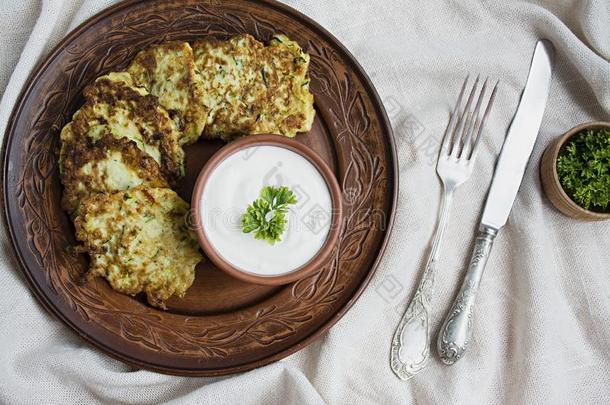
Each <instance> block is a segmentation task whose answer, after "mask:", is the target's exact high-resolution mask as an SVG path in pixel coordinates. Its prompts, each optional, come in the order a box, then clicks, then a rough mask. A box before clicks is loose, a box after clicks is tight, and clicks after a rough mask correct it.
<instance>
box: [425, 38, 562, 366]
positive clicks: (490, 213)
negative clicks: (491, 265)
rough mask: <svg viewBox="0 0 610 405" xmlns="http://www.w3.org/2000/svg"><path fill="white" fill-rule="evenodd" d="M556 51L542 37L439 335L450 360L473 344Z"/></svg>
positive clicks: (440, 347) (535, 132)
mask: <svg viewBox="0 0 610 405" xmlns="http://www.w3.org/2000/svg"><path fill="white" fill-rule="evenodd" d="M554 54H555V51H554V48H553V44H551V42H550V41H548V40H540V41H538V43H537V44H536V49H535V50H534V56H533V58H532V64H531V66H530V72H529V75H528V77H527V83H526V84H525V89H524V90H523V95H522V96H521V101H520V103H519V107H518V108H517V112H516V113H515V116H514V118H513V121H512V123H511V125H510V128H509V130H508V134H507V135H506V139H505V140H504V145H503V146H502V152H501V153H500V157H499V158H498V163H497V165H496V170H495V172H494V176H493V180H492V183H491V187H490V189H489V194H488V195H487V202H486V203H485V210H484V211H483V217H482V218H481V224H480V226H479V233H478V235H477V237H476V240H475V245H474V250H473V252H472V257H471V259H470V265H469V266H468V270H467V272H466V276H465V277H464V281H463V282H462V286H461V288H460V291H459V293H458V295H457V297H456V299H455V301H454V302H453V306H452V307H451V310H450V311H449V313H448V315H447V318H446V319H445V322H444V323H443V326H442V328H441V331H440V333H439V336H438V342H437V349H438V353H439V355H440V357H441V360H442V361H443V363H445V364H449V365H450V364H454V363H455V362H456V361H458V360H459V359H460V358H462V356H463V355H464V352H465V350H466V347H467V346H468V342H469V340H470V337H471V334H472V324H471V323H472V313H473V308H474V302H475V297H476V294H477V290H478V288H479V284H480V282H481V276H482V275H483V270H484V269H485V264H486V263H487V259H488V258H489V254H490V252H491V246H492V244H493V241H494V239H495V237H496V235H497V233H498V231H499V230H500V229H501V228H502V227H503V226H504V224H506V221H507V220H508V215H509V214H510V211H511V208H512V206H513V202H514V201H515V197H516V196H517V192H518V191H519V186H520V185H521V180H522V179H523V174H524V173H525V166H526V165H527V161H528V160H529V158H530V155H531V153H532V150H533V148H534V143H535V142H536V137H537V136H538V130H539V129H540V123H541V122H542V116H543V114H544V108H545V106H546V101H547V98H548V94H549V87H550V84H551V75H552V70H553V58H554Z"/></svg>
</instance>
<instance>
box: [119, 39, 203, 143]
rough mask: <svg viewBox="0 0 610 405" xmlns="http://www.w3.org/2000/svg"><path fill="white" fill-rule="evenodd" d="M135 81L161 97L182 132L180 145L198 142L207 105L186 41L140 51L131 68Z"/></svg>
mask: <svg viewBox="0 0 610 405" xmlns="http://www.w3.org/2000/svg"><path fill="white" fill-rule="evenodd" d="M128 71H129V73H130V74H131V75H132V76H133V78H134V80H135V82H136V83H137V84H138V85H139V86H142V87H145V88H146V89H148V91H149V92H150V93H151V94H153V95H155V96H157V97H158V98H159V103H160V104H161V105H162V106H163V107H165V108H166V109H167V110H168V111H169V112H170V114H171V115H172V118H173V119H174V121H175V122H176V125H177V127H178V129H179V130H180V131H182V138H181V142H180V143H181V144H182V145H184V144H191V143H194V142H195V141H197V139H198V138H199V136H200V135H201V132H202V131H203V127H204V125H205V122H206V119H207V113H208V111H207V108H206V105H205V103H204V93H203V90H202V88H201V86H202V81H201V77H200V76H199V72H197V70H196V69H195V62H194V59H193V50H192V49H191V46H190V45H189V44H188V43H187V42H179V41H171V42H164V43H162V44H160V45H157V46H153V47H150V48H148V49H146V50H144V51H141V52H140V53H138V55H137V56H136V57H135V59H134V60H133V62H132V63H131V65H130V66H129V68H128Z"/></svg>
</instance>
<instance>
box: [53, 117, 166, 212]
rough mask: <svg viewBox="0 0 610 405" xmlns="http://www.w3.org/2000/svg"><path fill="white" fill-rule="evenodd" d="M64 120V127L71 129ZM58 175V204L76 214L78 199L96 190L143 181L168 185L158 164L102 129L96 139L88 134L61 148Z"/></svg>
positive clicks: (121, 139)
mask: <svg viewBox="0 0 610 405" xmlns="http://www.w3.org/2000/svg"><path fill="white" fill-rule="evenodd" d="M71 128H72V127H71V124H68V126H66V128H65V129H64V131H71ZM60 177H61V182H62V184H63V185H64V192H63V196H62V207H63V208H64V209H65V210H66V211H68V213H69V214H70V215H76V214H78V207H79V205H80V203H81V202H82V201H83V200H85V199H86V198H88V197H89V196H91V195H93V194H96V193H108V192H114V191H122V190H128V189H130V188H133V187H136V186H139V185H142V184H144V185H147V186H149V187H168V184H167V181H165V179H164V178H163V175H162V174H161V170H160V169H159V165H158V164H157V162H155V160H154V159H153V158H152V157H150V156H149V155H147V154H146V153H145V152H143V151H141V150H140V149H139V148H138V147H137V146H136V144H135V143H134V142H132V141H130V140H129V139H127V138H115V137H113V136H112V135H111V134H110V133H109V132H105V133H104V134H102V135H101V136H100V138H99V139H98V140H97V141H94V140H93V139H91V138H89V137H85V139H83V140H80V141H78V142H68V143H66V144H65V146H64V148H62V156H61V158H60Z"/></svg>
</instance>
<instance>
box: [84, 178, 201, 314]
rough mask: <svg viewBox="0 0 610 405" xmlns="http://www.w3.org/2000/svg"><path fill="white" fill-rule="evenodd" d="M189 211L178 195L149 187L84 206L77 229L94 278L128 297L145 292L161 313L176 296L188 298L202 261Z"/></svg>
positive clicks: (100, 198) (94, 199) (99, 197)
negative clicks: (191, 227)
mask: <svg viewBox="0 0 610 405" xmlns="http://www.w3.org/2000/svg"><path fill="white" fill-rule="evenodd" d="M188 210H189V204H188V203H186V202H185V201H183V200H182V199H181V198H180V197H178V195H177V194H176V193H175V192H174V191H172V190H170V189H168V188H148V187H145V186H138V187H135V188H133V189H131V190H128V191H121V192H116V193H112V194H97V195H95V196H93V197H91V198H89V199H87V200H86V201H84V202H83V204H82V207H81V212H80V214H79V216H78V217H77V218H76V220H75V222H74V224H75V226H76V237H77V239H78V240H79V241H81V242H83V244H84V249H85V250H86V251H87V252H88V253H89V255H90V256H91V268H90V276H101V277H104V278H106V279H107V280H108V282H109V283H110V285H111V286H112V288H113V289H115V290H117V291H119V292H121V293H124V294H130V295H135V294H138V293H140V292H144V293H146V297H147V299H148V302H149V303H150V304H151V305H153V306H155V307H159V308H165V301H166V300H167V299H169V298H170V297H171V296H173V295H176V296H178V297H183V296H184V294H185V292H186V290H187V289H188V288H189V287H190V286H191V285H192V284H193V280H194V277H195V266H196V265H197V263H199V262H200V261H201V260H202V256H201V254H200V252H199V247H198V244H197V240H196V238H195V235H194V234H193V232H192V231H191V230H190V229H188V227H187V221H186V219H185V216H186V215H187V214H188Z"/></svg>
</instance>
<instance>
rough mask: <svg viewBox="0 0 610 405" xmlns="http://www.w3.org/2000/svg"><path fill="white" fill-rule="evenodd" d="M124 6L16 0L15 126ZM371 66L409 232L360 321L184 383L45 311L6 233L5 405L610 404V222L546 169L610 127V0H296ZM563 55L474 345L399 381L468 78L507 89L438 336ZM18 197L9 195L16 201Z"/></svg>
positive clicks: (392, 253)
mask: <svg viewBox="0 0 610 405" xmlns="http://www.w3.org/2000/svg"><path fill="white" fill-rule="evenodd" d="M110 3H111V2H110V1H67V0H65V1H62V0H43V1H34V0H21V1H20V0H2V1H0V92H3V97H2V104H1V107H0V133H4V128H5V126H6V122H7V119H8V116H9V114H10V111H11V109H12V107H13V105H14V103H15V100H16V97H17V94H18V93H19V91H20V88H21V86H22V84H23V82H24V80H25V79H26V78H27V76H28V75H29V73H30V72H31V70H32V68H33V66H35V64H36V63H37V62H38V61H39V60H40V59H41V58H42V57H44V56H45V55H46V54H47V52H49V50H50V49H51V48H52V47H53V46H54V45H55V44H56V43H57V42H58V41H59V40H60V39H61V38H62V37H63V36H64V35H65V34H66V33H67V32H68V31H69V30H70V29H71V28H73V27H75V26H76V25H77V24H79V23H80V22H82V21H83V20H84V19H86V18H87V17H89V16H91V15H92V14H94V13H95V12H97V11H99V10H101V9H102V8H104V7H106V6H107V5H108V4H110ZM288 3H289V4H290V5H291V6H293V7H295V8H297V9H298V10H300V11H302V12H303V13H305V14H307V15H308V16H310V17H312V18H313V19H315V20H316V21H318V22H319V23H320V24H321V25H322V26H324V27H325V28H327V29H328V30H329V31H330V32H332V33H333V34H334V35H335V36H336V37H337V38H338V39H339V40H340V41H341V42H342V43H343V44H344V45H345V46H346V47H347V48H348V49H349V50H350V51H351V52H352V53H353V54H354V55H355V57H356V58H357V59H358V60H359V61H360V63H361V64H362V66H363V67H364V69H365V70H366V72H367V73H368V74H369V76H370V77H371V79H372V81H373V83H374V84H375V86H376V87H377V90H378V92H379V94H380V95H381V98H382V99H383V100H384V103H385V105H386V109H387V110H388V115H389V116H390V119H391V121H392V124H393V126H394V131H395V135H396V143H397V145H398V157H399V165H400V195H399V205H398V215H397V217H396V225H395V228H394V232H393V234H392V237H391V240H390V243H389V247H388V250H387V252H386V254H385V257H384V259H383V260H382V262H381V266H380V268H379V269H378V271H377V274H376V275H375V277H374V278H373V280H372V282H371V284H370V285H369V287H368V288H367V289H366V291H365V292H364V294H363V295H362V297H361V298H360V299H359V300H358V302H357V303H356V305H355V306H354V307H353V308H352V309H351V310H350V311H349V313H348V314H347V315H346V316H345V317H344V318H343V319H342V320H341V321H340V322H339V323H338V324H337V325H336V326H335V327H333V328H332V330H330V331H329V332H328V333H326V334H324V335H323V336H322V337H321V338H320V339H318V340H317V341H316V342H315V343H313V344H311V345H310V346H309V347H307V348H306V349H304V350H302V351H300V352H299V353H297V354H295V355H293V356H290V357H288V358H287V359H285V360H282V361H280V362H277V363H275V364H272V365H269V366H267V367H263V368H260V369H257V370H254V371H251V372H248V373H244V374H240V375H235V376H231V377H223V378H200V379H199V378H178V377H170V376H166V375H161V374H155V373H152V372H149V371H141V370H135V369H132V368H130V367H128V366H126V365H124V364H122V363H120V362H118V361H115V360H113V359H111V358H109V357H108V356H106V355H104V354H102V353H100V352H99V351H97V350H95V349H93V348H91V347H89V346H88V345H87V344H85V342H83V341H82V340H81V339H80V338H78V337H77V336H76V335H75V334H74V333H72V332H71V331H70V330H69V329H68V328H67V327H66V326H64V325H63V324H62V323H60V322H59V321H57V320H55V319H54V318H53V317H51V316H50V315H49V314H48V313H47V312H46V311H45V310H44V309H43V308H42V307H41V306H40V305H39V304H38V303H37V301H36V299H35V298H34V296H33V295H32V293H30V291H29V290H28V288H27V286H26V283H25V281H24V279H23V278H22V277H21V275H20V273H19V271H18V269H17V264H16V263H15V261H14V260H13V259H12V257H11V253H10V249H9V246H8V244H9V242H8V241H7V237H6V235H5V232H4V230H2V233H1V235H2V236H1V238H2V246H3V250H2V252H1V257H0V266H1V269H0V286H1V287H0V288H1V290H0V403H14V404H37V403H44V404H59V403H88V402H105V403H129V404H131V403H146V404H148V403H159V402H168V403H197V404H201V403H239V404H259V403H264V404H276V403H277V404H289V403H297V404H317V403H333V404H344V403H345V404H360V403H363V404H369V403H370V404H374V403H379V404H399V403H403V404H404V403H420V404H427V403H441V404H444V403H463V404H487V403H507V404H531V403H550V404H564V403H565V404H569V403H580V404H607V403H609V401H610V399H609V398H610V384H609V381H610V259H609V250H610V243H609V242H610V222H605V223H583V222H578V221H576V220H573V219H569V218H567V217H565V216H563V215H562V214H560V213H559V212H558V211H556V210H555V209H554V208H553V207H552V206H551V205H550V204H549V202H548V200H547V199H546V198H545V197H544V195H543V194H542V190H541V187H540V181H539V178H538V164H539V158H540V156H541V154H542V152H543V150H544V148H545V146H546V145H548V143H549V142H550V141H551V140H552V139H553V138H554V137H556V136H558V135H560V134H561V133H563V132H564V131H566V130H567V129H569V128H571V127H572V126H574V125H576V124H578V123H581V122H583V121H588V120H593V119H606V120H608V119H610V2H609V1H608V0H599V1H580V0H574V1H553V0H546V1H537V2H533V1H532V2H525V1H497V2H496V1H485V2H479V1H471V2H465V1H462V2H457V1H447V2H441V1H405V0H391V1H388V0H383V1H381V0H375V1H371V0H369V1H361V2H358V1H347V0H343V1H340V0H335V1H315V2H314V1H311V2H307V1H296V0H294V1H289V2H288ZM541 37H546V38H549V39H551V40H552V41H553V42H554V43H555V46H556V48H557V58H556V68H555V74H554V77H553V84H552V86H551V93H550V98H549V103H548V106H547V110H546V114H545V117H544V121H543V123H542V129H541V131H540V135H539V138H538V142H537V143H536V147H535V148H534V152H533V155H532V159H531V162H530V165H529V166H528V169H527V171H526V173H525V177H524V180H523V185H522V187H521V190H520V193H519V195H518V197H517V200H516V201H515V205H514V207H513V211H512V214H511V217H510V220H509V222H508V224H507V226H506V228H505V229H504V230H503V231H502V233H501V234H500V235H499V237H498V239H497V240H496V244H495V246H494V250H493V254H492V256H491V259H490V261H489V263H488V266H487V272H486V274H485V276H484V278H483V283H482V290H481V292H480V296H479V300H478V308H477V313H476V316H475V318H474V340H473V342H472V345H471V346H470V348H469V351H468V353H467V355H466V357H465V358H464V359H463V360H461V361H460V362H458V363H457V364H456V365H455V366H453V367H446V366H444V365H442V364H441V363H440V362H439V360H438V358H437V357H436V354H435V353H434V357H433V358H432V360H431V362H430V363H429V365H428V367H427V369H425V370H424V371H423V372H421V374H419V375H418V376H417V377H416V378H414V379H412V380H411V381H408V382H403V381H400V380H398V379H397V378H396V377H395V376H394V374H393V373H392V372H391V371H390V368H389V366H388V364H389V361H388V358H389V343H390V339H391V336H392V333H393V332H394V328H395V326H396V324H397V322H398V319H399V317H400V315H401V313H402V310H403V309H404V307H405V305H406V303H407V301H408V299H409V298H410V296H411V294H412V293H413V290H414V286H415V283H416V280H417V278H418V276H419V274H420V271H421V268H422V262H423V260H424V258H425V251H426V247H427V243H428V241H429V239H430V237H431V234H432V231H433V227H434V222H435V219H436V209H437V207H438V201H439V193H440V187H439V181H438V179H437V177H436V174H435V171H434V166H433V161H434V156H435V154H436V151H437V147H438V140H439V138H440V137H441V136H442V131H443V129H444V126H445V125H446V122H447V119H448V114H449V111H450V109H451V107H452V105H453V103H454V102H455V99H456V96H457V93H458V90H459V86H460V85H461V82H462V80H463V78H464V77H465V76H466V74H467V72H472V73H481V74H483V75H491V76H493V77H495V78H498V79H500V80H501V85H500V88H499V92H498V97H497V100H496V105H495V109H494V111H493V113H492V114H491V116H490V119H489V121H488V123H489V124H488V126H487V131H486V133H485V140H484V146H483V151H482V153H481V155H480V157H479V160H478V162H477V165H476V176H474V178H473V179H472V180H470V181H469V182H468V183H466V184H465V185H464V186H462V187H461V189H459V191H458V193H457V195H456V201H455V206H454V209H453V217H452V220H451V222H450V225H449V229H448V233H447V235H446V236H447V239H446V246H445V249H444V251H443V255H442V260H441V264H440V271H439V274H438V277H437V285H436V296H435V299H434V302H433V306H434V308H435V314H434V323H433V327H432V330H433V331H434V332H435V333H436V332H437V331H438V327H439V324H440V322H441V320H442V318H443V316H444V314H445V311H446V310H447V309H448V306H449V305H450V302H451V300H452V298H453V296H454V294H455V292H456V288H457V286H458V282H459V281H460V279H461V275H462V274H463V273H462V270H463V267H464V266H465V265H466V263H467V261H468V258H469V255H470V247H471V244H472V234H473V232H474V230H475V228H476V223H477V220H478V217H479V215H480V211H481V207H482V201H483V199H484V197H485V194H486V190H487V187H488V184H489V182H490V178H491V175H492V171H493V166H494V158H495V156H496V153H497V152H498V151H499V148H500V146H501V142H502V139H503V135H504V134H505V132H506V129H507V127H508V124H509V122H510V119H511V117H512V114H513V113H514V111H515V108H516V106H517V103H518V100H519V95H520V92H521V89H522V87H523V85H524V83H525V79H526V77H527V72H528V67H529V62H530V57H531V54H532V51H533V49H534V44H535V42H536V40H537V39H538V38H541ZM8 193H9V194H10V190H9V191H8Z"/></svg>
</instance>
